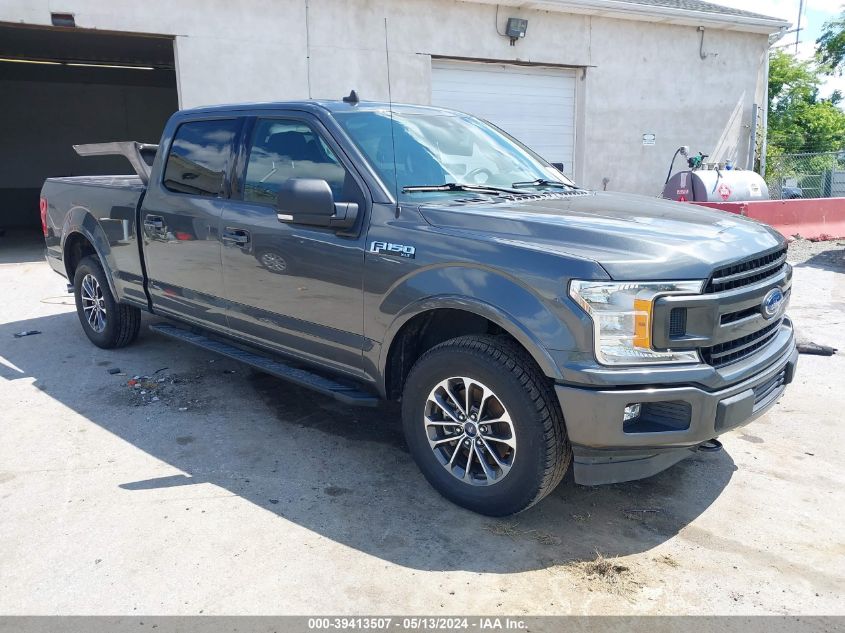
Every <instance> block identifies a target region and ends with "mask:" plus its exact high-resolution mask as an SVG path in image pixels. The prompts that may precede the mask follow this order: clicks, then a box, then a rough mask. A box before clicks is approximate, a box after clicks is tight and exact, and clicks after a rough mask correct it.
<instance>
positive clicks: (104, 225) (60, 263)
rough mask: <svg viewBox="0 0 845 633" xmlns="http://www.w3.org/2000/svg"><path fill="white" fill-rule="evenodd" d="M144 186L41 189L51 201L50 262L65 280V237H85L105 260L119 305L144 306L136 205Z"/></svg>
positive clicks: (112, 180)
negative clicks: (63, 237)
mask: <svg viewBox="0 0 845 633" xmlns="http://www.w3.org/2000/svg"><path fill="white" fill-rule="evenodd" d="M144 191H145V186H144V184H143V182H142V181H141V178H139V177H138V176H136V175H131V176H130V175H110V176H68V177H62V178H48V179H47V181H46V182H45V183H44V187H43V188H42V190H41V197H42V198H45V199H46V200H47V216H46V218H45V220H46V227H47V235H46V243H47V261H48V262H49V264H50V266H52V268H53V269H54V270H55V271H56V272H58V273H60V274H62V275H65V276H67V274H66V268H65V262H64V252H65V248H64V246H65V245H64V244H62V237H61V236H62V235H65V236H67V235H71V234H72V233H74V232H78V233H81V234H82V235H85V236H86V237H87V238H88V240H89V241H90V242H91V243H92V244H94V245H95V247H96V248H97V250H98V252H99V254H100V256H101V257H102V258H103V259H104V260H105V264H106V266H107V268H108V269H109V271H110V273H111V275H112V279H113V281H114V286H115V291H116V293H117V295H118V297H119V298H120V299H121V300H124V299H129V300H132V301H135V302H141V303H145V302H146V298H145V294H144V291H143V272H142V268H141V258H140V254H139V252H138V241H137V227H136V222H137V208H138V201H139V200H140V199H141V196H142V195H143V193H144Z"/></svg>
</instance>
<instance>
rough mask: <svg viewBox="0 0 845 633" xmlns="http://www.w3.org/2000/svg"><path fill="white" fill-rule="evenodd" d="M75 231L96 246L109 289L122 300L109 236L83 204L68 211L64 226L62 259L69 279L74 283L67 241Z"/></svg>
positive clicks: (95, 249)
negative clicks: (69, 264) (115, 276)
mask: <svg viewBox="0 0 845 633" xmlns="http://www.w3.org/2000/svg"><path fill="white" fill-rule="evenodd" d="M75 233H78V234H80V235H82V236H83V237H84V238H85V239H86V240H88V242H89V243H90V244H91V245H92V246H93V247H94V251H95V252H96V253H97V256H98V257H99V258H100V261H101V262H102V264H103V270H104V271H105V273H106V279H107V280H108V284H109V290H111V293H112V296H114V297H115V298H116V299H117V300H118V301H120V300H121V294H120V293H118V291H117V288H116V286H115V283H114V276H113V274H112V271H114V270H116V263H115V261H114V255H113V254H112V249H111V246H110V245H109V240H108V237H106V233H105V231H104V230H103V227H102V226H100V223H99V222H98V221H97V219H96V218H95V217H94V216H93V215H92V214H91V212H90V211H89V210H88V209H86V208H85V207H81V206H75V207H72V208H71V209H70V211H68V213H67V215H66V216H65V222H64V225H63V226H62V244H61V245H62V260H63V262H64V266H65V273H66V274H67V278H68V281H70V282H71V283H73V276H72V271H71V270H70V269H69V268H68V263H69V261H68V253H67V242H68V240H69V239H70V237H71V236H72V235H73V234H75Z"/></svg>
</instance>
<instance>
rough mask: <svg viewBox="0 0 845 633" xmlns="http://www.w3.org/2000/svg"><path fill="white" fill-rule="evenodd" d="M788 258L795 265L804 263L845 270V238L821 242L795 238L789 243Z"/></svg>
mask: <svg viewBox="0 0 845 633" xmlns="http://www.w3.org/2000/svg"><path fill="white" fill-rule="evenodd" d="M787 259H788V260H789V262H790V263H791V264H792V265H793V266H797V265H799V264H804V265H807V266H817V267H819V268H830V269H836V270H845V239H839V240H829V241H820V242H811V241H810V240H805V239H794V240H793V241H791V242H790V243H789V251H788V252H787Z"/></svg>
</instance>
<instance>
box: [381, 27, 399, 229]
mask: <svg viewBox="0 0 845 633" xmlns="http://www.w3.org/2000/svg"><path fill="white" fill-rule="evenodd" d="M384 57H385V60H386V61H387V107H388V110H389V112H390V144H391V146H392V147H393V192H394V197H395V198H396V217H399V173H398V170H397V169H396V134H394V132H393V91H392V90H391V88H390V46H389V44H388V37H387V17H385V18H384Z"/></svg>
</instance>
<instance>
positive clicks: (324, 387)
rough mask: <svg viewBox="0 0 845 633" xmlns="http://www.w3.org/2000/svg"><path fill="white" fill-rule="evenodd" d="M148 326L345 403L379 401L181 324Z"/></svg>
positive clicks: (370, 404)
mask: <svg viewBox="0 0 845 633" xmlns="http://www.w3.org/2000/svg"><path fill="white" fill-rule="evenodd" d="M150 329H151V330H152V331H153V332H158V333H159V334H164V335H165V336H169V337H170V338H174V339H176V340H178V341H184V342H185V343H190V344H191V345H196V346H197V347H201V348H202V349H205V350H208V351H209V352H214V353H215V354H220V355H221V356H225V357H227V358H231V359H233V360H237V361H240V362H242V363H245V364H247V365H249V366H251V367H254V368H255V369H258V370H261V371H263V372H266V373H268V374H271V375H273V376H276V377H277V378H281V379H283V380H287V381H289V382H292V383H294V384H295V385H299V386H300V387H306V388H308V389H313V390H314V391H319V392H320V393H324V394H326V395H328V396H331V397H333V398H335V399H337V400H339V401H340V402H343V403H345V404H351V405H356V406H359V407H376V406H378V403H379V399H378V398H377V397H376V396H374V395H372V394H370V393H367V392H366V391H363V390H361V389H359V388H357V387H354V386H351V385H345V384H343V383H340V382H336V381H334V380H332V379H331V378H325V377H324V376H319V375H317V374H314V373H312V372H310V371H307V370H304V369H299V368H297V367H291V366H290V365H286V364H285V363H282V362H279V361H277V360H273V359H271V358H267V357H266V356H261V355H260V354H256V353H253V352H248V351H246V350H243V349H240V348H239V347H235V346H234V345H230V344H228V343H223V342H221V341H216V340H214V339H211V338H209V337H207V336H203V335H202V334H194V333H193V332H190V331H188V330H183V329H182V328H179V327H176V326H173V325H167V324H164V323H158V324H153V325H150Z"/></svg>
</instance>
